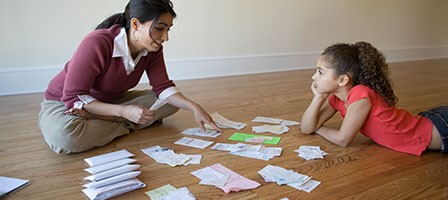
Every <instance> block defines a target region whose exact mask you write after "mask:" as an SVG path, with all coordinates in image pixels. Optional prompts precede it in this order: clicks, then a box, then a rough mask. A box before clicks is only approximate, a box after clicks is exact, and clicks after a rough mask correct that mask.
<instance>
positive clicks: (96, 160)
mask: <svg viewBox="0 0 448 200" xmlns="http://www.w3.org/2000/svg"><path fill="white" fill-rule="evenodd" d="M132 156H134V154H132V153H130V152H129V151H127V150H119V151H115V152H111V153H106V154H102V155H99V156H94V157H90V158H86V159H84V161H86V162H87V163H88V164H89V165H90V166H91V167H93V166H97V165H101V164H104V163H108V162H112V161H116V160H120V159H123V158H128V157H132Z"/></svg>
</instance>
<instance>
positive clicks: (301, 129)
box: [300, 127, 314, 135]
mask: <svg viewBox="0 0 448 200" xmlns="http://www.w3.org/2000/svg"><path fill="white" fill-rule="evenodd" d="M300 132H301V133H302V134H305V135H309V134H312V133H314V130H312V129H309V128H304V127H300Z"/></svg>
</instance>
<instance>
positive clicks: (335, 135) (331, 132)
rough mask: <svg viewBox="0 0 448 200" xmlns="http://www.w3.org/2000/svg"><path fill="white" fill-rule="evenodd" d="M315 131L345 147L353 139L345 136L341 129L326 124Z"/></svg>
mask: <svg viewBox="0 0 448 200" xmlns="http://www.w3.org/2000/svg"><path fill="white" fill-rule="evenodd" d="M315 133H317V134H318V135H320V136H322V137H324V138H325V139H327V140H328V141H330V142H332V143H334V144H337V145H340V146H343V147H346V146H348V145H349V144H350V142H351V141H352V139H349V138H345V137H343V134H341V133H340V131H339V130H336V129H332V128H328V127H325V126H322V127H320V128H319V129H317V130H316V131H315Z"/></svg>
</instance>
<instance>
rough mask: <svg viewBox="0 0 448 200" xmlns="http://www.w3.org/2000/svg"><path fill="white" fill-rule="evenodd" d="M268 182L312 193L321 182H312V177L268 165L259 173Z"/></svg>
mask: <svg viewBox="0 0 448 200" xmlns="http://www.w3.org/2000/svg"><path fill="white" fill-rule="evenodd" d="M258 174H260V175H261V176H262V177H263V179H264V180H265V181H266V182H276V183H277V184H278V185H284V184H286V185H288V186H290V187H293V188H295V189H298V190H302V191H305V192H308V193H309V192H311V191H312V190H314V188H316V187H317V186H318V185H319V184H320V182H319V181H315V180H312V179H311V177H309V176H307V175H303V174H300V173H297V172H294V171H292V170H286V169H284V168H282V167H278V166H274V165H267V166H266V167H264V168H263V169H261V170H260V171H258Z"/></svg>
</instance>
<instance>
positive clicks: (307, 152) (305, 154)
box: [294, 146, 328, 160]
mask: <svg viewBox="0 0 448 200" xmlns="http://www.w3.org/2000/svg"><path fill="white" fill-rule="evenodd" d="M294 152H296V153H299V154H298V156H299V157H301V158H303V159H305V160H313V159H322V158H324V156H326V155H328V153H327V152H325V151H322V150H321V149H320V147H319V146H300V147H299V149H296V150H294Z"/></svg>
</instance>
